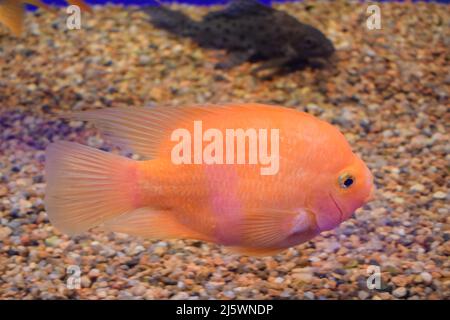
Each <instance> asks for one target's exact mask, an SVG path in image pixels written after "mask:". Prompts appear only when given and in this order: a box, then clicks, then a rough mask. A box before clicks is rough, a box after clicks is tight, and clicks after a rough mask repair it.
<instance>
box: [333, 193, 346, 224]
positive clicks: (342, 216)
mask: <svg viewBox="0 0 450 320" xmlns="http://www.w3.org/2000/svg"><path fill="white" fill-rule="evenodd" d="M330 198H331V200H332V201H333V203H334V205H335V206H336V209H338V211H339V214H340V215H341V221H344V212H343V211H342V209H341V207H340V206H339V205H338V203H337V201H336V200H335V199H334V197H333V196H332V195H331V193H330Z"/></svg>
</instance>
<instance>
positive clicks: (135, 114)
mask: <svg viewBox="0 0 450 320" xmlns="http://www.w3.org/2000/svg"><path fill="white" fill-rule="evenodd" d="M262 107H267V106H264V105H257V104H248V105H247V104H242V105H240V104H234V105H197V106H189V107H150V108H148V107H145V108H140V107H128V108H124V107H119V108H106V109H99V110H92V111H84V112H76V113H71V114H67V115H65V117H67V118H69V119H77V120H82V121H90V122H92V123H93V124H94V125H95V126H96V127H97V128H99V129H100V131H101V132H102V133H103V135H105V136H106V137H107V138H108V139H110V141H111V142H112V143H114V144H115V145H117V146H119V147H121V148H123V149H124V150H127V151H132V152H135V153H137V154H140V155H141V156H144V157H146V158H150V159H152V158H156V157H157V156H158V154H160V153H161V152H162V149H161V142H162V141H165V140H167V139H169V138H170V135H171V133H172V131H173V130H174V129H177V128H186V126H189V127H192V124H193V121H194V120H200V119H202V118H203V117H204V116H205V115H208V114H211V115H213V114H220V113H221V112H226V111H227V110H230V109H231V108H240V110H241V109H245V108H262ZM184 124H185V125H186V126H184ZM164 151H167V150H164Z"/></svg>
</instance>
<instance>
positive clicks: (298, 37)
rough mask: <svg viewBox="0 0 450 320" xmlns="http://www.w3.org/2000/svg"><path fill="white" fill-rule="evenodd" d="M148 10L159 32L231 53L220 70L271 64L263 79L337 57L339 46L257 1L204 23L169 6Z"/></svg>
mask: <svg viewBox="0 0 450 320" xmlns="http://www.w3.org/2000/svg"><path fill="white" fill-rule="evenodd" d="M144 10H145V12H147V13H148V14H149V16H150V17H151V22H152V23H153V25H154V26H156V27H158V28H162V29H165V30H168V31H169V32H171V33H174V34H177V35H180V36H184V37H190V38H192V39H193V40H194V41H195V42H197V43H198V44H199V45H200V46H202V47H206V48H214V49H224V50H226V51H227V52H228V53H229V59H228V60H227V61H224V62H222V63H219V64H218V65H217V67H219V68H225V69H228V68H232V67H234V66H237V65H239V64H241V63H244V62H246V61H265V63H263V64H262V65H261V66H260V67H259V68H257V69H255V70H254V73H257V72H259V71H260V70H264V69H268V68H284V67H288V66H290V65H294V64H295V65H298V64H299V63H300V64H301V63H305V64H308V63H310V62H312V60H314V59H317V58H322V59H323V58H328V57H330V56H331V55H332V54H333V52H334V46H333V44H332V43H331V41H330V40H329V39H328V38H327V37H326V36H325V35H324V34H323V33H322V32H321V31H319V30H318V29H316V28H314V27H312V26H310V25H307V24H304V23H301V22H299V21H298V20H297V19H296V18H294V17H293V16H291V15H289V14H288V13H286V12H284V11H279V10H275V9H273V8H271V7H267V6H265V5H262V4H261V3H259V2H258V1H257V0H232V1H231V3H230V4H229V5H228V6H227V7H226V8H225V9H223V10H220V11H215V12H210V13H208V14H207V15H205V16H204V17H203V19H202V20H201V21H194V20H192V19H190V18H189V17H188V16H186V15H185V14H184V13H182V12H180V11H174V10H170V9H168V8H165V7H163V6H157V7H146V8H145V9H144Z"/></svg>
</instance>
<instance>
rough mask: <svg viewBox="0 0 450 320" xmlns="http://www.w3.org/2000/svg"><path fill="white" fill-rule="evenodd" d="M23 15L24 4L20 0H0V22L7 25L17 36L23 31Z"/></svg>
mask: <svg viewBox="0 0 450 320" xmlns="http://www.w3.org/2000/svg"><path fill="white" fill-rule="evenodd" d="M24 16H25V9H24V5H23V4H22V3H21V2H20V1H16V0H5V1H3V2H0V23H2V24H4V25H5V26H6V27H8V29H10V30H11V32H12V33H13V34H14V35H15V36H17V37H19V36H20V35H21V34H22V32H23V20H24Z"/></svg>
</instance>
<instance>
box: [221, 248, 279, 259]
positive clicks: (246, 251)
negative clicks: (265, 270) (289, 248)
mask: <svg viewBox="0 0 450 320" xmlns="http://www.w3.org/2000/svg"><path fill="white" fill-rule="evenodd" d="M226 250H227V251H229V252H231V253H237V254H240V255H244V256H253V257H267V256H275V255H277V254H279V253H281V252H283V251H284V250H286V248H252V247H226Z"/></svg>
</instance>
